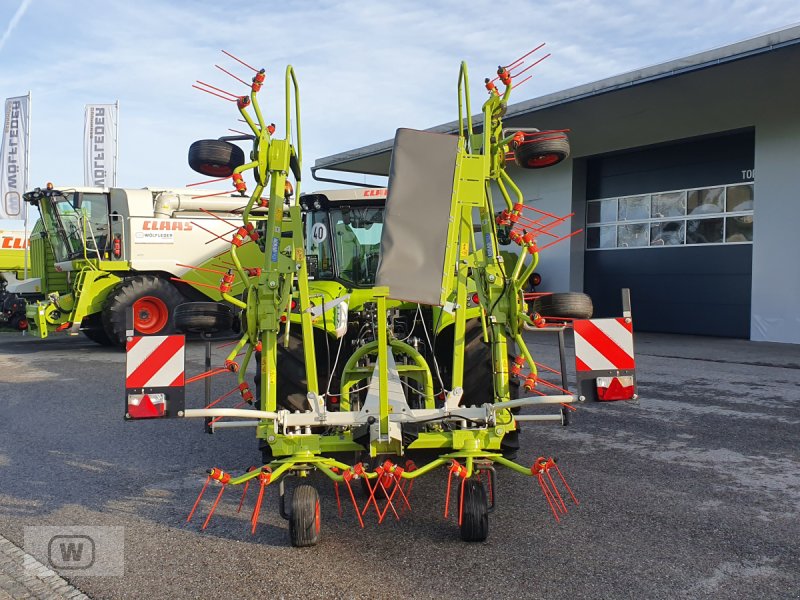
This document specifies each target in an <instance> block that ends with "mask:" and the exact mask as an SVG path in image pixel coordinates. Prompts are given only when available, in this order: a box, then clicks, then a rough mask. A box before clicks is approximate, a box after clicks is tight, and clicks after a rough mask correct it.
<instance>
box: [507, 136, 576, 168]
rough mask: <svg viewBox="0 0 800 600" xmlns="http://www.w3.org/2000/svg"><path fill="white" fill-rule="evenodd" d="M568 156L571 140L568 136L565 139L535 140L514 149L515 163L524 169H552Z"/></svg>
mask: <svg viewBox="0 0 800 600" xmlns="http://www.w3.org/2000/svg"><path fill="white" fill-rule="evenodd" d="M554 135H559V136H560V135H562V134H554ZM568 156H569V140H568V139H567V138H566V136H564V137H563V139H551V140H548V139H539V140H536V139H534V140H532V141H530V142H525V143H522V144H519V145H518V146H517V147H516V148H514V161H515V162H516V163H517V165H518V166H520V167H522V168H523V169H544V168H545V167H552V166H553V165H557V164H558V163H560V162H561V161H562V160H564V159H565V158H567V157H568Z"/></svg>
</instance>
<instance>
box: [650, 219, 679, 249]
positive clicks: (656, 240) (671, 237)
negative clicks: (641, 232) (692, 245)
mask: <svg viewBox="0 0 800 600" xmlns="http://www.w3.org/2000/svg"><path fill="white" fill-rule="evenodd" d="M683 234H684V222H683V221H662V222H660V223H653V224H652V225H651V226H650V245H651V246H679V245H681V244H683Z"/></svg>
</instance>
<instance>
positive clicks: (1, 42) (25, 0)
mask: <svg viewBox="0 0 800 600" xmlns="http://www.w3.org/2000/svg"><path fill="white" fill-rule="evenodd" d="M32 1H33V0H22V4H20V5H19V8H17V11H16V12H15V13H14V16H13V17H11V21H9V22H8V26H7V27H6V30H5V31H4V32H3V37H0V52H2V50H3V46H5V45H6V42H7V41H8V38H10V37H11V34H12V33H14V29H16V27H17V25H18V24H19V22H20V20H21V19H22V17H23V15H25V11H26V10H28V7H29V6H30V4H31V2H32Z"/></svg>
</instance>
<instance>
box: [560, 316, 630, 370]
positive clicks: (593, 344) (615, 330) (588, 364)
mask: <svg viewBox="0 0 800 600" xmlns="http://www.w3.org/2000/svg"><path fill="white" fill-rule="evenodd" d="M573 328H574V332H575V367H576V369H577V370H578V371H627V370H632V369H634V368H636V365H635V362H634V358H633V325H632V323H631V320H630V319H627V318H622V317H620V318H616V319H592V320H588V321H575V322H574V323H573Z"/></svg>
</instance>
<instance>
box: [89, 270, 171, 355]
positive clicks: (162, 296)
mask: <svg viewBox="0 0 800 600" xmlns="http://www.w3.org/2000/svg"><path fill="white" fill-rule="evenodd" d="M145 296H155V297H156V298H158V299H159V300H161V301H162V302H164V304H165V305H166V307H167V311H168V316H167V321H166V324H165V325H164V326H163V327H162V328H161V329H160V330H159V331H157V332H152V334H153V335H155V334H157V335H169V334H171V333H175V328H174V326H173V324H172V315H173V313H174V311H175V308H176V307H177V306H178V305H179V304H183V303H184V302H186V298H185V297H184V296H183V294H181V293H180V292H179V291H178V289H177V288H176V287H175V286H174V285H172V284H171V283H170V282H169V281H167V280H166V279H164V278H163V277H159V276H158V275H137V276H136V277H128V278H126V279H123V280H122V281H120V282H119V283H118V284H117V285H116V287H115V288H114V289H113V290H111V293H110V294H109V295H108V297H107V298H106V301H105V304H104V305H103V317H102V319H103V328H104V329H105V331H106V334H107V335H108V337H109V339H110V340H111V342H112V343H113V344H114V345H116V346H120V347H124V346H125V340H126V335H125V333H126V327H125V322H126V315H127V312H128V309H130V308H132V307H133V305H134V303H135V302H136V301H137V300H139V299H140V298H143V297H145Z"/></svg>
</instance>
